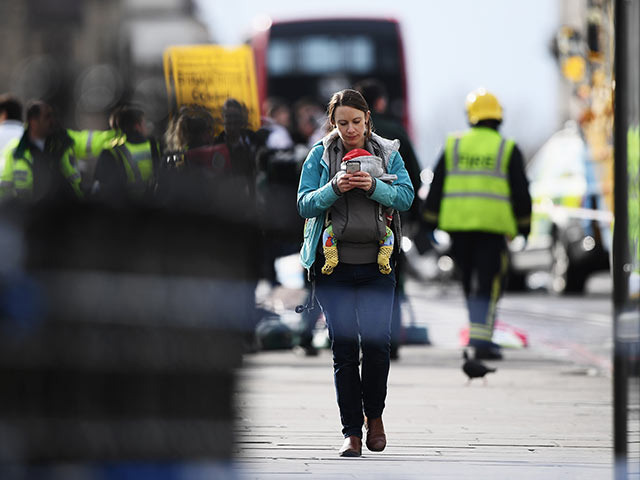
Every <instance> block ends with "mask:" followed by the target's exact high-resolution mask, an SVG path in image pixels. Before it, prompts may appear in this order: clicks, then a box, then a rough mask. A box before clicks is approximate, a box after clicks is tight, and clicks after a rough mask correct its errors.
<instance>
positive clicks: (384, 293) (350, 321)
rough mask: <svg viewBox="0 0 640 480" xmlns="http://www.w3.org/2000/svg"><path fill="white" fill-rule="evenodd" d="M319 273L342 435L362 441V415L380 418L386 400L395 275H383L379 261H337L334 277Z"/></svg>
mask: <svg viewBox="0 0 640 480" xmlns="http://www.w3.org/2000/svg"><path fill="white" fill-rule="evenodd" d="M317 270H318V274H317V275H316V297H317V299H318V303H319V304H320V306H321V307H322V311H323V312H324V315H325V320H326V322H327V326H328V328H329V338H330V339H331V350H332V351H333V372H334V380H335V386H336V396H337V400H338V407H339V408H340V419H341V421H342V427H343V428H342V433H343V434H344V436H345V437H348V436H351V435H356V436H358V437H362V425H363V424H364V415H366V416H367V417H369V418H378V417H380V416H381V415H382V411H383V410H384V402H385V398H386V396H387V377H388V376H389V341H390V336H391V332H390V330H391V312H392V309H393V294H394V289H395V282H396V280H395V274H394V272H391V273H390V274H388V275H385V274H382V273H380V271H379V270H378V264H377V263H368V264H365V265H352V264H345V263H339V264H338V266H337V267H336V268H335V270H334V271H333V273H332V274H331V275H323V274H321V273H320V272H319V270H320V269H319V268H318V269H317ZM361 348H362V373H361V372H360V368H359V367H360V349H361Z"/></svg>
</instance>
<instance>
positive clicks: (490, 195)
mask: <svg viewBox="0 0 640 480" xmlns="http://www.w3.org/2000/svg"><path fill="white" fill-rule="evenodd" d="M444 197H447V198H471V197H476V198H490V199H492V200H500V201H503V202H509V201H511V199H510V197H509V196H508V195H498V194H495V193H482V192H449V193H445V194H444Z"/></svg>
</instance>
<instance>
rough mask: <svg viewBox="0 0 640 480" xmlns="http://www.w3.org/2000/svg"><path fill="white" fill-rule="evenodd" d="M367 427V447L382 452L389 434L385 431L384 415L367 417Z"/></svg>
mask: <svg viewBox="0 0 640 480" xmlns="http://www.w3.org/2000/svg"><path fill="white" fill-rule="evenodd" d="M364 421H365V424H364V425H365V428H366V429H367V448H368V449H369V450H371V451H372V452H381V451H383V450H384V448H385V447H386V446H387V436H386V435H385V433H384V425H383V424H382V417H378V418H365V420H364Z"/></svg>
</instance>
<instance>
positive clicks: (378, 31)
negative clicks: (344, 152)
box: [251, 18, 411, 131]
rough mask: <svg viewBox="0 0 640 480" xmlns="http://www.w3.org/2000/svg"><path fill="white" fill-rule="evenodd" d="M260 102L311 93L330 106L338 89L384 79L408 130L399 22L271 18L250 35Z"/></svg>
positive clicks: (291, 99) (392, 104)
mask: <svg viewBox="0 0 640 480" xmlns="http://www.w3.org/2000/svg"><path fill="white" fill-rule="evenodd" d="M251 45H252V47H253V50H254V55H255V62H256V70H257V81H258V95H259V97H260V103H261V104H262V103H263V101H264V99H265V98H267V97H269V96H275V97H281V98H284V99H286V100H288V101H289V102H290V103H291V104H293V103H294V102H295V101H296V100H298V99H299V98H302V97H312V98H314V99H315V100H316V101H317V102H318V103H320V104H322V105H326V103H327V102H328V100H329V98H330V96H331V94H332V93H334V92H335V91H338V90H341V89H343V88H350V87H353V85H354V84H355V83H356V82H358V81H359V80H362V79H364V78H369V77H375V78H377V79H378V80H380V81H381V82H383V83H384V84H385V86H386V88H387V90H388V94H389V109H388V110H389V111H388V113H389V114H391V115H393V116H395V117H396V118H397V119H398V120H400V121H401V122H402V123H403V125H404V126H405V128H406V129H407V130H408V131H411V128H410V127H411V122H410V118H409V109H408V103H407V98H408V92H407V74H406V67H405V56H404V46H403V42H402V35H401V30H400V25H399V24H398V22H397V21H396V20H393V19H387V18H378V19H375V18H320V19H304V20H287V21H277V22H270V23H269V25H268V26H267V28H265V29H264V30H262V31H260V32H259V33H257V34H256V35H254V36H253V37H252V39H251Z"/></svg>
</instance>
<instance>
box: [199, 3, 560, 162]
mask: <svg viewBox="0 0 640 480" xmlns="http://www.w3.org/2000/svg"><path fill="white" fill-rule="evenodd" d="M197 4H198V5H199V9H200V13H201V15H202V16H201V18H202V20H203V21H204V22H205V23H206V24H207V25H208V27H209V29H210V31H211V35H212V40H213V41H214V42H215V43H220V44H225V45H235V44H240V43H243V42H244V40H245V39H246V38H248V36H249V35H250V34H251V32H252V25H253V24H254V23H256V22H259V20H260V18H262V17H264V16H269V17H272V18H273V19H290V18H308V17H314V16H322V17H337V16H361V17H367V16H371V17H377V16H385V17H393V18H396V19H397V20H398V21H399V22H400V26H401V29H402V31H403V35H404V43H405V53H406V58H407V62H408V72H407V73H408V80H409V98H410V106H409V108H410V111H411V116H412V119H413V139H414V146H415V148H416V151H417V153H418V156H419V158H420V161H421V162H422V164H423V166H429V165H431V164H432V163H433V161H434V160H435V158H436V156H437V154H438V153H439V150H440V148H441V146H442V143H443V141H444V137H445V135H446V134H447V133H448V132H449V131H455V130H462V129H464V128H466V118H465V114H464V99H465V96H466V94H467V93H468V92H469V91H471V90H473V89H475V88H476V87H479V86H484V87H486V88H487V89H488V90H490V91H492V92H493V93H495V94H496V95H497V96H498V99H499V100H500V102H501V103H502V105H503V107H504V112H505V118H504V122H503V127H502V132H503V133H504V134H505V135H508V136H511V137H513V138H515V140H516V142H517V143H518V144H519V145H520V146H521V148H522V149H523V151H524V152H525V155H527V156H529V157H530V156H531V155H532V154H533V153H534V152H535V150H536V149H537V148H538V147H539V146H540V144H541V143H542V142H544V141H545V140H546V139H547V138H548V137H549V136H550V135H551V134H552V133H553V132H554V131H555V130H557V129H558V128H559V127H560V126H561V125H562V123H563V120H564V119H563V118H561V117H560V112H561V111H563V110H562V108H561V106H559V105H558V102H560V101H561V98H560V93H561V92H560V90H559V85H560V83H559V82H560V74H559V72H558V68H557V66H556V63H555V60H554V59H553V57H552V56H551V53H550V44H551V39H552V37H553V35H554V33H555V31H556V29H557V28H558V26H559V20H558V11H559V6H558V2H557V0H538V1H537V2H521V1H513V0H484V1H477V0H447V1H435V0H427V1H423V2H421V3H418V2H416V1H415V0H393V1H389V0H385V1H380V0H350V1H349V2H337V1H334V0H323V1H320V2H313V3H311V2H305V1H303V0H297V1H296V0H269V1H265V0H233V1H231V2H221V1H217V0H197Z"/></svg>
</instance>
